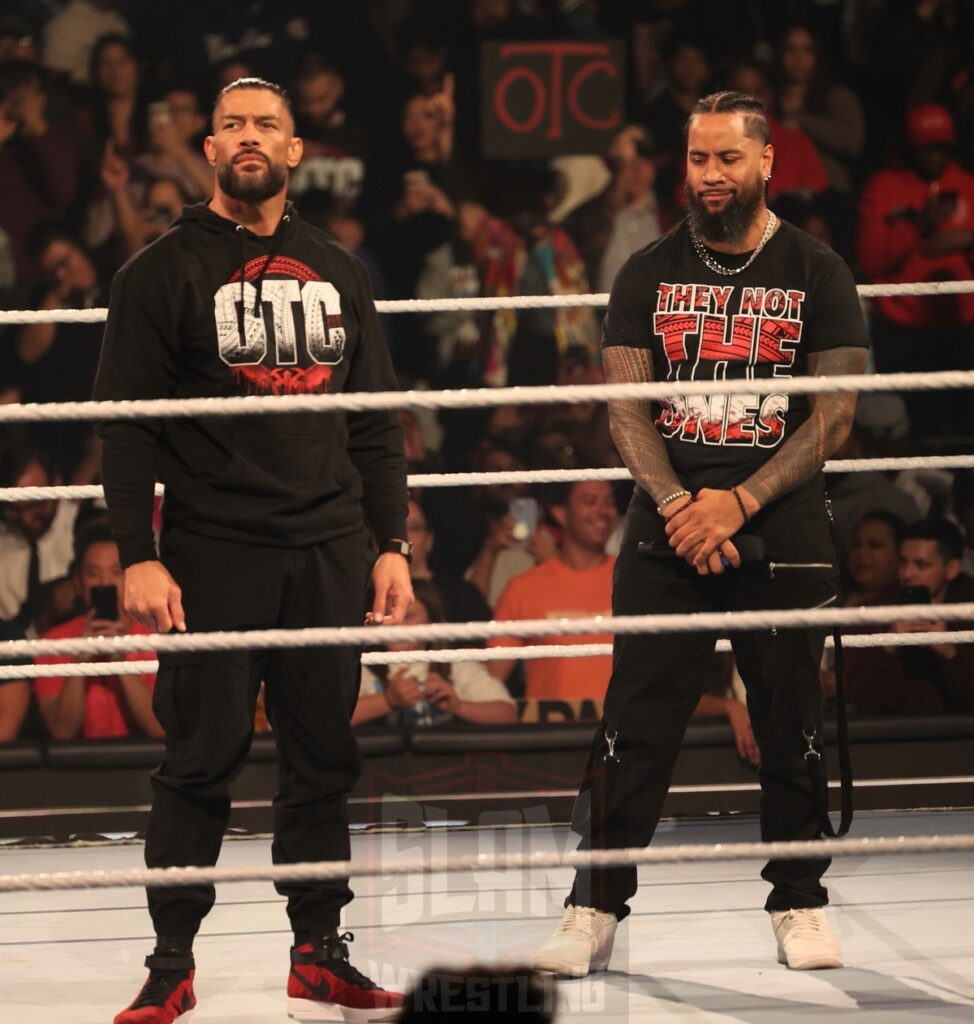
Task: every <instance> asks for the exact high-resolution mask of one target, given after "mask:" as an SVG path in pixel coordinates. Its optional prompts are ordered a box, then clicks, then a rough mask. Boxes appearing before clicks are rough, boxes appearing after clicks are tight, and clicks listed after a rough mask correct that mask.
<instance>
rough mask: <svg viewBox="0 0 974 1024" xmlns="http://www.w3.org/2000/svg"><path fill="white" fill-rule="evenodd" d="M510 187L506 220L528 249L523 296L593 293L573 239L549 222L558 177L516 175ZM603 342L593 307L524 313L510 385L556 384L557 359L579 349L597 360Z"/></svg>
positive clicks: (510, 362) (512, 351) (511, 357)
mask: <svg viewBox="0 0 974 1024" xmlns="http://www.w3.org/2000/svg"><path fill="white" fill-rule="evenodd" d="M508 188H509V196H508V200H507V202H508V204H509V206H510V211H511V212H510V214H509V217H508V219H509V221H510V223H511V225H512V227H513V228H514V229H515V231H517V232H518V234H519V235H520V236H521V238H522V239H523V241H524V244H525V259H524V266H523V270H522V273H521V277H520V280H519V281H518V285H517V288H518V292H519V294H521V295H573V294H578V293H579V292H588V291H591V288H590V286H589V282H588V278H587V276H586V273H585V263H584V261H583V260H582V257H581V255H580V254H579V252H578V249H577V247H576V245H575V243H574V242H573V241H572V239H571V236H570V235H569V234H568V232H567V231H565V230H564V228H560V227H558V226H557V225H553V224H552V223H551V222H550V221H549V219H548V211H549V210H550V209H551V207H552V206H553V205H554V203H555V201H556V190H557V175H554V174H553V173H552V172H551V171H549V170H547V169H545V170H542V171H539V172H535V171H534V170H533V169H527V170H526V171H525V172H524V173H523V174H522V175H515V176H512V181H511V182H510V184H509V186H508ZM599 337H600V334H599V325H598V321H597V320H596V318H595V315H594V313H593V311H592V310H591V309H589V308H585V307H581V306H577V307H561V308H558V309H554V310H552V309H526V310H521V311H520V312H519V313H518V317H517V329H516V331H515V332H514V335H513V337H512V339H511V344H510V348H509V350H508V353H507V383H508V384H509V385H513V386H518V385H528V386H530V385H540V384H554V383H555V379H556V376H557V369H558V359H559V356H560V355H561V354H562V353H564V352H565V351H567V349H568V348H569V347H570V346H572V345H581V346H582V347H583V348H584V349H586V350H587V351H588V352H589V353H590V355H591V356H592V358H593V360H598V359H599V358H600V355H601V354H600V351H599Z"/></svg>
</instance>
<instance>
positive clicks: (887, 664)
mask: <svg viewBox="0 0 974 1024" xmlns="http://www.w3.org/2000/svg"><path fill="white" fill-rule="evenodd" d="M963 553H964V538H963V536H962V534H961V532H960V530H959V529H958V528H957V527H956V526H955V525H954V524H953V523H951V522H950V521H949V520H946V519H925V520H922V521H921V522H918V523H915V524H914V525H913V526H909V527H907V528H906V530H905V531H904V532H903V537H902V540H901V541H900V564H899V589H898V590H897V589H893V590H891V591H885V592H884V593H882V594H878V595H876V596H875V597H874V598H873V600H872V601H868V602H866V603H869V604H933V605H945V604H957V603H961V602H968V601H971V600H974V581H972V580H971V578H970V577H969V576H965V575H964V574H963V573H961V558H962V557H963ZM969 628H970V624H969V623H961V622H957V621H952V622H950V623H949V624H948V623H947V622H945V621H934V622H909V621H904V622H894V623H893V624H892V625H891V626H890V627H889V628H888V632H889V633H891V634H903V633H933V632H943V631H946V630H949V629H969ZM845 672H846V686H847V689H848V693H849V699H850V701H852V703H853V704H854V705H855V707H856V708H857V709H858V710H859V711H862V712H882V711H905V712H923V711H927V712H937V711H961V710H963V711H971V710H974V645H971V644H955V643H932V644H928V645H923V646H916V647H893V646H890V647H863V648H850V649H849V650H847V651H846V652H845Z"/></svg>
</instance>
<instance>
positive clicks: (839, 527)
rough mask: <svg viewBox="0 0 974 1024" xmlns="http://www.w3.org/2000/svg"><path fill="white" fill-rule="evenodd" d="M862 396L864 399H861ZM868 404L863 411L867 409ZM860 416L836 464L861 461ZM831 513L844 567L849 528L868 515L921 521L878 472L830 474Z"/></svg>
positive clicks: (914, 508)
mask: <svg viewBox="0 0 974 1024" xmlns="http://www.w3.org/2000/svg"><path fill="white" fill-rule="evenodd" d="M864 397H865V396H864ZM868 407H869V403H866V405H864V406H863V407H862V408H863V409H868ZM858 416H859V413H858V412H857V418H856V422H855V423H854V424H853V426H852V430H851V431H850V432H849V436H848V438H847V439H846V441H845V444H843V445H842V447H841V448H840V449H839V450H838V451H837V452H836V453H835V455H834V456H833V459H834V460H835V461H839V460H845V459H861V458H863V457H864V456H865V452H864V451H863V439H862V435H863V429H862V427H861V426H860V423H859V419H858ZM826 483H827V485H828V491H829V497H830V498H831V501H832V514H833V515H834V517H835V538H836V543H837V544H838V548H839V564H840V565H844V564H845V563H846V559H847V558H848V555H849V549H850V547H851V544H852V528H853V526H854V525H855V524H856V523H857V522H858V521H859V520H860V519H861V518H862V517H863V516H864V515H865V514H866V513H867V512H871V511H872V510H873V509H877V508H881V509H885V510H886V511H887V512H892V513H894V514H895V515H896V516H898V517H899V518H900V519H901V520H902V521H903V522H904V523H908V524H909V523H915V522H916V521H917V520H918V519H919V518H920V510H919V508H917V504H916V502H915V501H914V500H913V498H912V497H911V496H910V495H909V494H908V493H907V492H906V491H904V490H901V489H900V488H899V487H897V486H896V484H895V483H894V482H893V480H892V479H890V475H889V474H888V473H884V472H882V471H881V470H878V469H869V470H857V471H856V472H853V473H829V474H828V476H827V477H826Z"/></svg>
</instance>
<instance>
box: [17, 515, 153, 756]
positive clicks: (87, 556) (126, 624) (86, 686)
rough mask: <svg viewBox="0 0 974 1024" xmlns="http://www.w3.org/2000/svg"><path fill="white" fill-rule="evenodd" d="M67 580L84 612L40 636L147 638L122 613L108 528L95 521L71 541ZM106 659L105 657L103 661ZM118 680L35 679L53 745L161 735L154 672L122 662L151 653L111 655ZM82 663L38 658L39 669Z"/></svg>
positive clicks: (115, 552)
mask: <svg viewBox="0 0 974 1024" xmlns="http://www.w3.org/2000/svg"><path fill="white" fill-rule="evenodd" d="M75 550H76V555H75V562H74V568H73V572H72V575H73V577H74V582H75V586H76V587H77V590H78V596H79V598H80V601H81V603H82V605H83V606H84V609H85V610H84V611H83V612H81V614H79V615H76V616H75V617H74V618H72V619H68V621H67V622H63V623H62V624H61V625H59V626H55V627H54V628H53V629H51V630H49V631H48V632H47V633H45V634H44V636H43V639H45V640H55V639H57V640H64V639H69V638H70V639H74V638H77V637H96V636H102V637H114V636H130V635H136V636H141V635H147V634H148V633H149V632H150V630H149V629H147V628H146V627H145V626H143V625H141V624H140V623H138V622H136V621H135V620H134V619H132V617H131V616H130V615H128V614H127V613H126V612H125V611H124V610H123V608H122V601H121V588H122V581H123V579H124V576H123V572H122V566H121V563H120V561H119V555H118V545H117V544H116V543H115V540H114V538H113V537H112V532H111V529H110V528H109V526H108V524H107V523H104V522H95V523H92V525H91V526H89V527H87V528H86V529H85V530H83V531H82V532H81V534H80V535H79V537H78V539H77V542H76V548H75ZM110 657H112V656H111V655H106V656H105V658H106V659H108V658H110ZM115 657H116V659H117V660H118V661H119V672H118V675H111V676H93V677H91V678H84V677H81V676H69V677H57V676H51V677H47V678H42V679H37V680H35V682H34V694H35V696H36V698H37V704H38V707H39V708H40V712H41V716H42V718H43V719H44V724H45V725H46V726H47V730H48V732H50V734H51V736H52V737H53V738H54V739H56V740H73V739H78V738H79V737H83V738H84V739H87V740H90V739H115V738H118V737H123V736H161V735H162V727H161V726H160V725H159V722H158V721H157V719H156V716H155V715H154V714H153V713H152V689H153V686H154V684H155V679H156V677H155V673H154V672H153V673H151V674H148V675H138V674H135V673H132V672H126V671H125V670H124V668H125V664H124V663H125V662H126V661H138V660H140V659H144V658H151V657H152V655H151V654H139V653H132V654H125V655H117V656H115ZM79 660H86V659H80V658H73V657H63V656H61V657H44V658H38V659H37V662H38V664H47V665H56V664H61V663H70V662H75V661H79ZM95 660H97V659H95Z"/></svg>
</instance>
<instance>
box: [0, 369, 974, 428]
mask: <svg viewBox="0 0 974 1024" xmlns="http://www.w3.org/2000/svg"><path fill="white" fill-rule="evenodd" d="M756 388H758V389H763V391H764V392H770V391H773V392H774V393H775V394H782V395H785V394H787V395H815V394H826V393H831V392H836V391H854V392H857V393H858V392H863V391H937V390H942V389H948V390H953V389H959V388H974V370H937V371H932V372H924V373H886V374H879V373H877V374H852V373H850V374H837V375H836V376H834V377H781V378H778V377H775V378H767V379H764V378H762V379H759V380H701V381H686V382H684V383H683V384H681V382H679V381H648V382H645V383H639V384H567V385H557V386H556V385H540V386H539V385H532V386H530V387H512V388H472V389H467V388H458V389H455V390H452V391H416V390H413V391H373V392H363V391H357V392H343V393H340V394H323V395H261V396H257V395H250V396H247V397H244V398H238V397H231V398H143V399H135V400H132V401H124V402H34V403H27V404H14V403H11V404H9V405H4V406H0V423H39V422H44V421H47V420H58V421H61V420H100V421H102V422H107V421H113V420H136V419H163V418H165V419H172V418H175V417H191V416H239V415H253V414H261V415H263V414H270V415H273V414H277V415H281V414H284V413H296V412H375V411H379V410H394V409H400V408H402V407H403V406H409V407H412V408H418V409H486V408H490V407H492V406H497V405H523V404H527V403H535V404H538V405H556V404H557V405H565V404H580V403H583V402H612V401H650V400H653V399H657V400H659V399H664V398H668V397H670V396H671V395H672V394H673V391H674V389H677V390H680V391H683V392H686V393H689V394H693V395H695V396H697V395H699V396H706V395H741V394H752V393H753V392H754V391H755V389H756Z"/></svg>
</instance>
